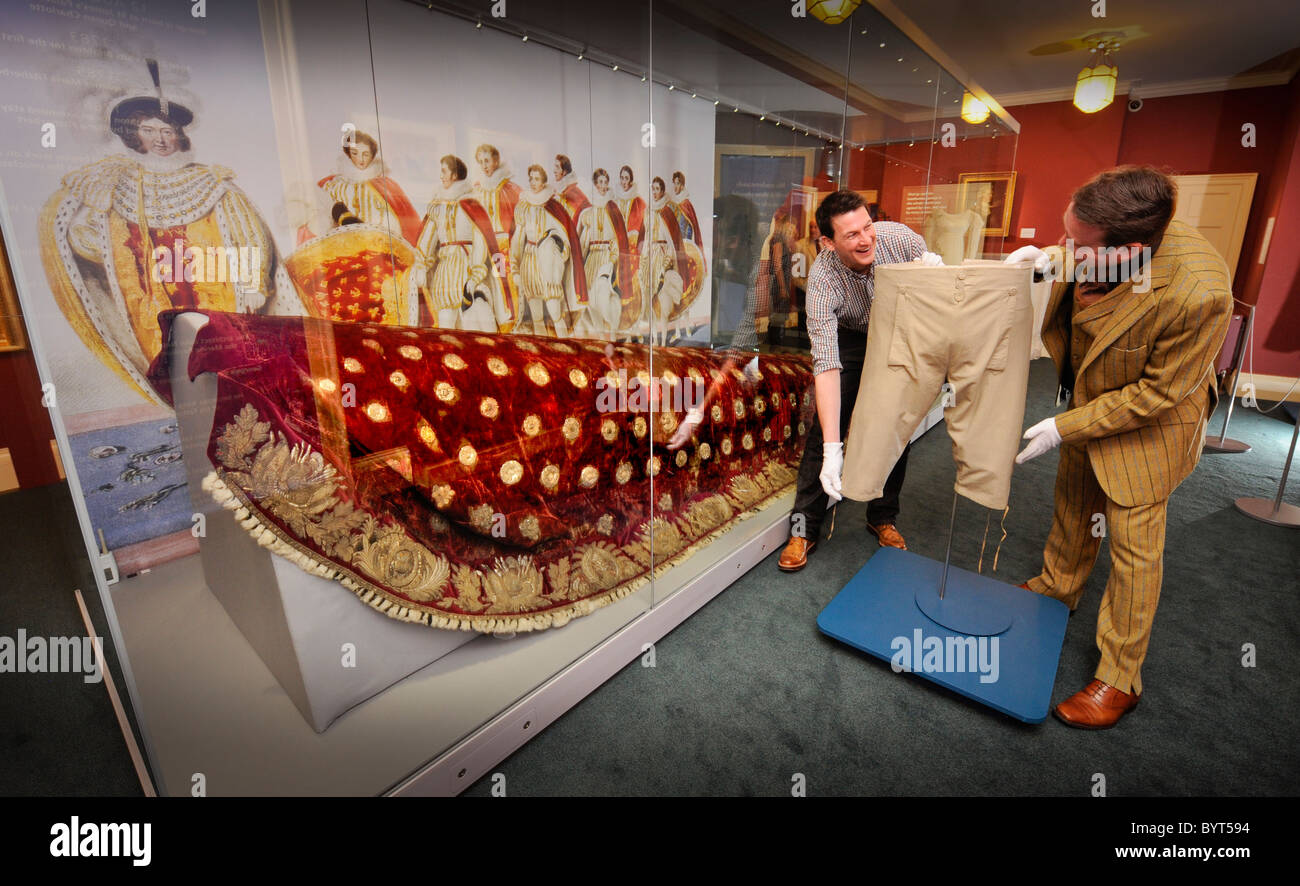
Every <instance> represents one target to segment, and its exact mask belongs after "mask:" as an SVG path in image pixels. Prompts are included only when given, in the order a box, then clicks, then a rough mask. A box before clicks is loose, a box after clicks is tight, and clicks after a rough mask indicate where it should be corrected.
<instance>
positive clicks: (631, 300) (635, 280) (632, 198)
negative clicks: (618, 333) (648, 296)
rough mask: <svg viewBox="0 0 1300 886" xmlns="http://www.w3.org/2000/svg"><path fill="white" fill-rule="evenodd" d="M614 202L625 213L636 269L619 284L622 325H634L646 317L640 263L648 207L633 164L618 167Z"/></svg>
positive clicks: (629, 326)
mask: <svg viewBox="0 0 1300 886" xmlns="http://www.w3.org/2000/svg"><path fill="white" fill-rule="evenodd" d="M614 204H615V205H616V206H617V207H618V211H619V212H620V213H622V215H623V224H624V227H625V229H626V230H627V242H628V248H629V250H630V252H629V261H630V262H631V265H632V268H631V271H632V273H631V274H629V275H628V278H627V279H626V280H623V281H621V284H620V286H619V294H620V296H621V297H622V300H623V316H622V319H621V321H620V322H619V328H620V329H633V328H635V327H636V326H637V325H639V324H640V323H641V322H642V320H643V318H642V316H641V308H642V304H641V290H642V286H641V268H640V265H641V252H642V241H644V240H645V227H646V211H645V199H644V198H643V197H642V196H641V195H640V193H638V191H637V186H636V180H635V179H634V178H633V177H632V167H631V166H623V167H621V168H620V169H619V171H618V190H617V191H616V193H615V194H614Z"/></svg>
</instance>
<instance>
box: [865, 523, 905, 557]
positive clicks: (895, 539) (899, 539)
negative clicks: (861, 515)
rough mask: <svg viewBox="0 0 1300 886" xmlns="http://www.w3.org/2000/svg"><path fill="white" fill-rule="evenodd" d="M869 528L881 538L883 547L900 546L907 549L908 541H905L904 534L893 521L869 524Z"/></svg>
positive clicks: (899, 547) (901, 549)
mask: <svg viewBox="0 0 1300 886" xmlns="http://www.w3.org/2000/svg"><path fill="white" fill-rule="evenodd" d="M867 529H868V530H869V531H870V532H871V534H872V535H874V536H875V537H876V538H877V539H879V540H880V546H881V547H882V548H898V549H899V550H900V551H905V550H907V542H905V541H903V535H902V533H900V532H899V531H898V527H897V526H895V525H894V524H893V523H881V524H880V525H879V526H872V525H871V524H870V523H868V524H867Z"/></svg>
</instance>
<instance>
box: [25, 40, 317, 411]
mask: <svg viewBox="0 0 1300 886" xmlns="http://www.w3.org/2000/svg"><path fill="white" fill-rule="evenodd" d="M147 66H148V70H149V73H150V76H151V79H152V82H153V89H152V91H151V92H150V91H148V90H141V91H140V92H138V93H136V94H134V95H131V94H128V97H126V98H124V99H122V100H120V101H118V102H117V103H116V104H115V105H113V106H112V108H111V111H110V114H109V125H110V127H111V129H112V132H113V134H114V135H116V136H117V137H118V138H119V139H120V140H121V142H122V145H123V147H124V148H125V149H126V150H125V152H124V153H122V154H114V155H111V156H109V157H105V158H103V159H102V160H99V161H96V162H95V163H91V164H90V165H88V166H85V167H83V168H81V169H78V170H77V171H75V172H73V173H70V174H69V175H67V176H65V177H64V178H63V182H62V187H60V188H59V190H58V191H56V192H55V194H54V195H53V196H52V197H51V198H50V199H49V201H48V202H47V203H46V204H45V207H44V209H43V210H42V211H41V215H40V220H39V225H40V241H41V259H42V263H43V264H44V266H45V273H46V276H47V277H48V279H49V283H50V288H51V290H52V291H53V293H54V298H55V300H56V301H57V303H58V305H59V308H60V309H61V310H62V311H63V314H64V316H65V317H66V318H67V320H68V323H69V324H70V325H71V326H72V328H73V330H75V331H76V333H77V335H78V336H79V337H80V338H81V340H82V342H84V343H85V345H86V347H87V348H89V349H90V351H91V352H92V353H93V354H95V356H96V357H98V358H99V359H100V360H101V361H103V363H104V364H105V365H107V366H108V367H109V368H110V369H111V370H112V371H113V372H114V373H116V374H117V375H119V376H120V377H121V378H122V379H123V380H125V381H126V382H127V383H128V384H130V385H131V386H132V387H133V388H134V389H135V390H136V391H138V392H139V393H140V395H141V396H142V397H144V398H146V399H148V400H150V401H152V402H161V401H159V400H158V396H157V394H156V393H154V391H153V388H152V387H151V386H150V385H149V384H148V382H147V381H146V379H145V375H146V372H147V370H148V367H149V364H150V362H151V361H152V360H153V358H154V357H155V356H157V355H158V353H159V351H161V350H162V345H163V342H162V332H161V330H160V329H159V326H158V320H157V317H158V314H159V312H161V311H165V310H170V309H172V308H211V309H215V310H220V311H238V312H243V313H247V312H257V313H265V314H301V313H302V312H303V307H302V304H301V302H300V301H299V300H298V297H297V295H296V294H295V293H294V291H293V289H292V287H291V286H290V285H289V282H288V280H287V279H285V278H284V277H283V276H281V280H283V284H282V285H280V286H277V284H276V277H277V270H278V269H279V262H278V257H277V254H276V249H275V243H274V242H273V241H272V239H271V233H270V231H269V229H268V227H267V225H266V223H265V222H264V221H263V220H262V217H261V215H260V214H259V213H258V211H257V208H256V207H255V206H254V205H253V204H252V202H251V201H250V200H249V199H248V197H247V196H246V195H245V194H244V192H243V191H242V190H240V188H239V187H238V185H236V184H235V180H234V179H235V174H234V173H233V172H232V171H231V170H229V169H227V168H225V167H223V166H215V165H213V166H209V165H205V164H201V163H197V162H195V161H194V159H193V155H192V154H191V143H190V138H189V136H188V135H187V134H186V127H188V126H190V125H191V124H192V123H193V121H194V113H193V111H191V110H190V108H188V107H186V106H184V105H181V104H178V103H177V102H174V101H171V100H170V99H169V98H168V95H167V92H166V91H165V89H164V88H163V84H162V81H161V78H160V76H159V72H158V64H157V62H155V61H154V60H153V59H150V60H148V62H147ZM141 93H144V94H141Z"/></svg>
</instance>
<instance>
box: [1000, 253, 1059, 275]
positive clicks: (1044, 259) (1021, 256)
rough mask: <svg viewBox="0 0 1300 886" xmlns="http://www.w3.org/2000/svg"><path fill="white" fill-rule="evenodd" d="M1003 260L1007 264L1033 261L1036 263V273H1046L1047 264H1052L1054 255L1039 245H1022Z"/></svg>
mask: <svg viewBox="0 0 1300 886" xmlns="http://www.w3.org/2000/svg"><path fill="white" fill-rule="evenodd" d="M1002 260H1003V261H1004V262H1006V263H1007V264H1014V263H1015V262H1022V261H1031V262H1033V263H1034V273H1036V274H1045V273H1047V266H1048V265H1049V264H1051V261H1052V257H1051V256H1050V255H1048V254H1047V253H1046V252H1043V250H1041V249H1039V248H1038V247H1037V246H1021V247H1020V248H1019V249H1017V250H1016V251H1015V252H1013V253H1011V254H1010V255H1008V256H1007V257H1006V258H1004V259H1002Z"/></svg>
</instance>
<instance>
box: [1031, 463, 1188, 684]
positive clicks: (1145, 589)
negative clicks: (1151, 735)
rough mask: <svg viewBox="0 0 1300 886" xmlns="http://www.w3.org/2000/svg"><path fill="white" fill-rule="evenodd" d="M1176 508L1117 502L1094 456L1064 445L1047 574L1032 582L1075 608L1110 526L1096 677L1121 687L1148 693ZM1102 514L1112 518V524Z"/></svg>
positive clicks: (1046, 558)
mask: <svg viewBox="0 0 1300 886" xmlns="http://www.w3.org/2000/svg"><path fill="white" fill-rule="evenodd" d="M1168 509H1169V500H1168V499H1164V500H1162V501H1158V502H1156V503H1155V504H1149V505H1138V506H1136V507H1131V508H1126V507H1123V506H1122V505H1119V504H1116V503H1115V502H1114V501H1111V500H1110V498H1108V497H1107V496H1106V493H1105V492H1104V491H1103V490H1102V488H1101V485H1100V484H1099V483H1098V482H1097V476H1096V474H1095V473H1094V472H1093V469H1092V465H1091V463H1090V462H1089V461H1088V453H1087V452H1086V451H1085V450H1084V449H1082V448H1079V447H1076V446H1070V445H1068V444H1067V445H1065V446H1062V447H1061V461H1060V465H1059V466H1058V467H1057V470H1056V504H1055V507H1054V509H1053V511H1052V531H1051V533H1050V534H1049V535H1048V537H1047V545H1046V547H1045V548H1044V550H1043V571H1042V573H1041V574H1040V575H1038V576H1036V577H1035V578H1032V579H1030V580H1029V582H1028V585H1029V588H1030V590H1032V591H1035V592H1037V593H1040V594H1045V595H1047V596H1049V597H1055V598H1056V599H1058V600H1060V601H1062V602H1063V603H1065V604H1066V605H1067V606H1069V607H1070V609H1071V611H1073V610H1074V609H1075V607H1077V606H1078V605H1079V598H1080V596H1082V594H1083V586H1084V584H1085V583H1086V582H1087V580H1088V576H1089V575H1090V574H1091V573H1092V568H1093V566H1094V565H1095V563H1096V561H1097V553H1098V551H1099V550H1100V548H1101V537H1102V535H1103V527H1104V535H1105V537H1106V538H1108V539H1109V540H1110V578H1109V579H1108V580H1107V582H1106V591H1105V594H1104V595H1103V596H1102V598H1101V611H1100V612H1099V613H1098V615H1097V648H1098V649H1099V650H1100V651H1101V663H1100V664H1099V665H1098V666H1097V671H1096V674H1095V675H1094V676H1095V677H1096V679H1098V680H1101V681H1102V682H1104V683H1109V684H1110V685H1111V686H1114V687H1115V688H1116V689H1118V690H1120V691H1121V692H1133V693H1141V692H1142V660H1143V659H1144V658H1146V654H1147V645H1148V644H1149V643H1150V642H1151V622H1152V620H1153V619H1154V618H1155V614H1156V604H1157V603H1158V602H1159V601H1160V585H1161V579H1162V577H1163V574H1164V554H1165V518H1166V515H1167V514H1168ZM1098 514H1100V515H1104V516H1105V523H1104V524H1103V523H1102V522H1101V521H1100V520H1098V519H1097V518H1096V516H1095V515H1098Z"/></svg>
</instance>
